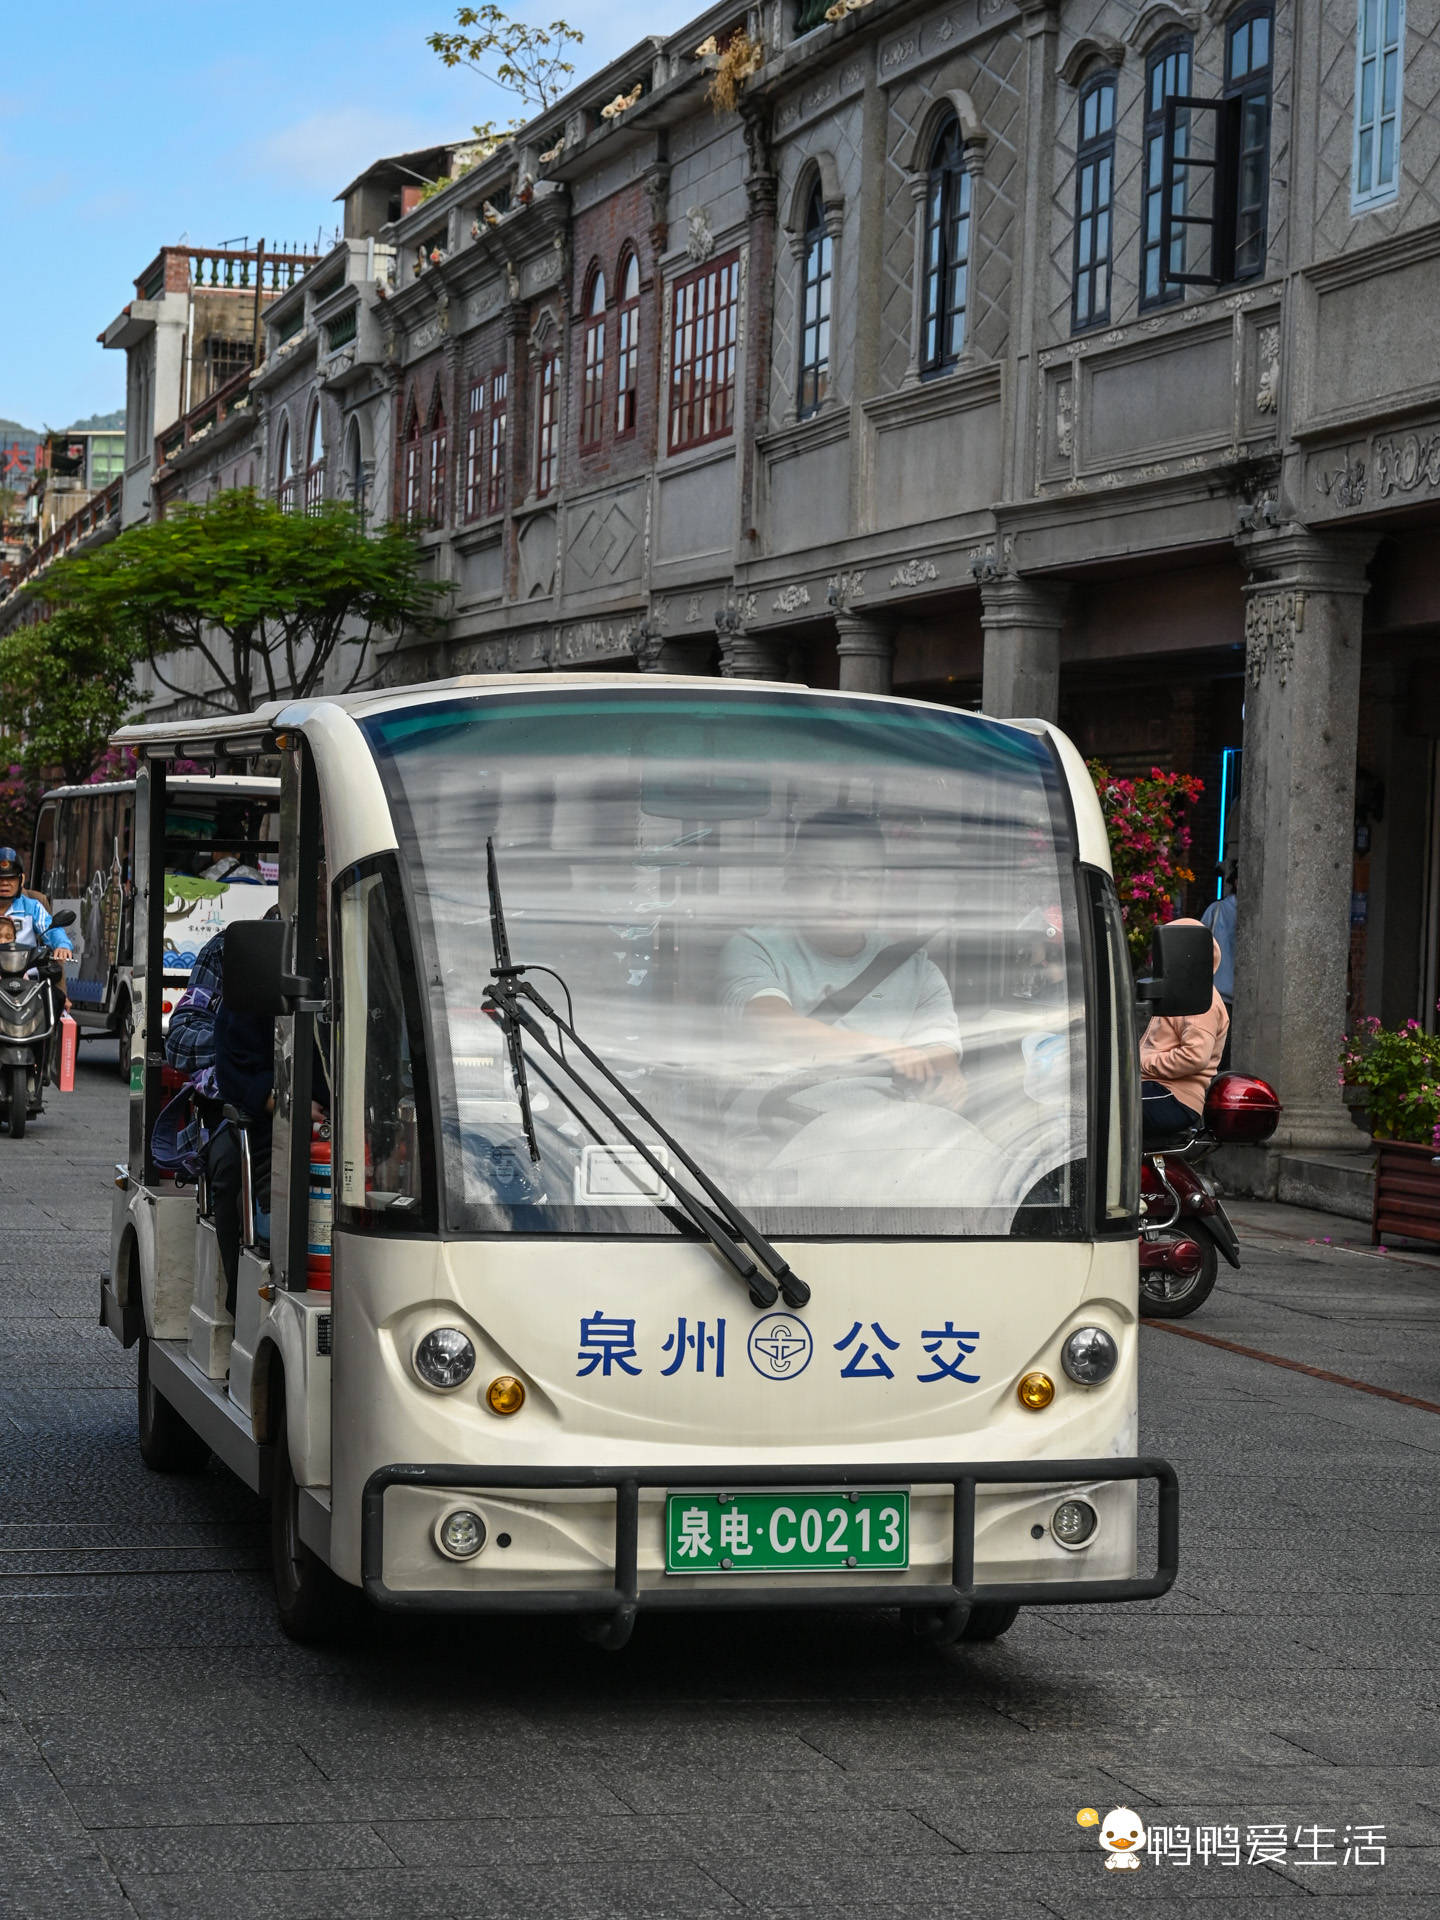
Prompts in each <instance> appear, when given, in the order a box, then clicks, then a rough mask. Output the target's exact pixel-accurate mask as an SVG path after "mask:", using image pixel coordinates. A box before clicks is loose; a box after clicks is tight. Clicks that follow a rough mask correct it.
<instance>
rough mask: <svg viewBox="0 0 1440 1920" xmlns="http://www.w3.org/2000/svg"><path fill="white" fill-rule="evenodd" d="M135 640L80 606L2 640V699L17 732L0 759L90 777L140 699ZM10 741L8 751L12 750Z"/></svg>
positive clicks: (38, 775) (1, 747) (32, 777)
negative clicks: (137, 689) (111, 738)
mask: <svg viewBox="0 0 1440 1920" xmlns="http://www.w3.org/2000/svg"><path fill="white" fill-rule="evenodd" d="M135 666H136V655H135V651H134V647H133V644H132V642H131V641H130V640H129V639H128V637H126V636H124V635H123V634H120V635H117V634H116V633H115V632H114V631H112V630H111V629H110V628H108V627H107V626H105V625H104V624H103V623H102V622H100V621H98V620H96V619H95V618H93V617H92V616H91V615H90V614H89V613H88V612H86V611H84V610H83V609H81V608H79V607H65V608H62V609H60V610H59V611H58V612H56V613H55V614H54V615H53V616H52V617H51V618H50V619H49V620H42V621H38V622H36V623H34V624H32V625H30V626H24V627H17V628H16V629H15V631H14V632H13V633H10V634H7V635H6V637H5V639H4V640H0V704H3V712H4V716H5V724H6V727H7V729H8V730H9V732H10V735H11V736H12V737H11V739H10V740H9V741H8V742H0V759H3V760H4V761H6V763H7V764H9V763H12V762H13V763H14V765H16V766H17V767H18V768H19V769H20V771H21V773H22V774H23V776H24V778H25V780H26V781H27V782H29V783H32V784H33V783H39V782H42V781H45V780H49V779H52V778H53V777H54V775H55V774H56V772H57V771H58V772H60V773H63V775H64V777H65V779H66V780H67V781H72V782H74V781H80V780H86V779H88V778H89V776H90V775H91V774H92V773H93V772H94V770H95V768H96V767H97V766H98V765H99V763H100V761H101V760H102V759H103V758H104V757H105V750H106V743H107V742H108V740H109V738H110V735H111V734H112V733H113V732H114V731H115V729H116V728H117V727H119V726H123V725H124V723H125V721H126V719H127V718H128V717H129V714H130V712H131V709H132V708H133V707H134V704H135ZM7 745H8V751H7Z"/></svg>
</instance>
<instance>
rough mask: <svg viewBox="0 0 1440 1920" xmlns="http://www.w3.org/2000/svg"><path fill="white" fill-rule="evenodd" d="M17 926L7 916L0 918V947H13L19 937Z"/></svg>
mask: <svg viewBox="0 0 1440 1920" xmlns="http://www.w3.org/2000/svg"><path fill="white" fill-rule="evenodd" d="M19 931H20V930H19V928H18V927H17V926H16V925H15V922H14V921H13V920H11V919H10V918H9V917H8V916H7V917H4V918H0V947H13V946H14V944H15V942H16V940H17V938H18V937H19Z"/></svg>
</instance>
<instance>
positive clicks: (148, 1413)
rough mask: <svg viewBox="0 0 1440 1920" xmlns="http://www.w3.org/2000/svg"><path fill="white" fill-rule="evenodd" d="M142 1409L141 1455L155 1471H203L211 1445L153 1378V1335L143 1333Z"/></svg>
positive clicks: (141, 1360)
mask: <svg viewBox="0 0 1440 1920" xmlns="http://www.w3.org/2000/svg"><path fill="white" fill-rule="evenodd" d="M139 1346H140V1366H139V1375H138V1396H137V1397H138V1402H139V1407H138V1412H139V1427H140V1458H141V1459H142V1460H143V1461H144V1462H145V1464H146V1466H147V1467H149V1468H150V1470H151V1472H152V1473H201V1472H203V1471H204V1469H205V1466H206V1464H207V1462H208V1461H209V1458H210V1449H209V1448H208V1447H207V1446H206V1444H205V1442H204V1441H203V1440H202V1439H201V1438H200V1436H199V1434H197V1433H195V1432H194V1431H192V1429H191V1428H189V1427H187V1426H186V1424H185V1422H184V1421H183V1420H182V1419H181V1418H180V1416H179V1414H178V1413H177V1412H176V1411H175V1409H174V1407H172V1406H171V1404H170V1402H169V1401H168V1400H167V1399H166V1398H165V1396H164V1394H163V1393H159V1392H157V1390H156V1388H155V1384H154V1382H153V1381H152V1380H151V1378H150V1336H149V1334H147V1333H142V1334H141V1336H140V1342H139Z"/></svg>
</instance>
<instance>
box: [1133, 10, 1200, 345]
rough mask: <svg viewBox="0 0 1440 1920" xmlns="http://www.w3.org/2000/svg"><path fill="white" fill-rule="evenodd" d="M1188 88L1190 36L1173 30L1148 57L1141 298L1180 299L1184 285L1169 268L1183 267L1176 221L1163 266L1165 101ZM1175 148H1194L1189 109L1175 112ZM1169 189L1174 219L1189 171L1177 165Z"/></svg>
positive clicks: (1146, 302)
mask: <svg viewBox="0 0 1440 1920" xmlns="http://www.w3.org/2000/svg"><path fill="white" fill-rule="evenodd" d="M1189 91H1190V36H1189V34H1188V33H1180V34H1175V35H1173V36H1172V37H1171V38H1170V39H1168V40H1164V41H1162V42H1161V44H1160V45H1159V46H1158V47H1156V48H1155V49H1154V50H1153V52H1152V53H1151V55H1150V57H1149V59H1148V60H1147V61H1146V63H1145V237H1144V241H1143V243H1142V244H1143V248H1144V252H1143V261H1142V271H1141V275H1140V304H1141V306H1142V307H1158V306H1161V305H1163V304H1164V302H1166V301H1167V300H1178V299H1179V298H1180V297H1181V294H1182V293H1183V292H1184V288H1183V287H1182V286H1181V285H1180V283H1179V281H1178V280H1172V279H1169V278H1167V275H1169V274H1176V273H1183V272H1184V271H1185V233H1186V229H1185V228H1184V227H1183V226H1180V225H1178V224H1177V225H1176V226H1175V227H1174V228H1173V230H1172V234H1171V239H1170V258H1169V260H1168V261H1167V262H1164V266H1165V271H1164V272H1162V271H1161V266H1162V260H1161V251H1162V249H1161V233H1160V226H1161V214H1162V211H1163V207H1164V198H1165V184H1164V180H1165V102H1166V101H1167V100H1168V99H1170V98H1171V96H1172V95H1174V94H1188V93H1189ZM1174 151H1175V155H1176V158H1177V160H1183V159H1185V157H1186V156H1187V155H1188V153H1189V151H1190V127H1189V121H1188V118H1187V117H1186V115H1185V113H1184V112H1183V110H1182V112H1181V113H1180V114H1179V115H1177V118H1176V122H1175V145H1174ZM1176 175H1177V177H1176V179H1175V182H1174V186H1173V187H1172V189H1171V201H1170V214H1171V218H1172V220H1177V219H1179V218H1183V216H1184V213H1185V172H1184V169H1183V168H1177V169H1176Z"/></svg>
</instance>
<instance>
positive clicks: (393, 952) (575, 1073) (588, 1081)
mask: <svg viewBox="0 0 1440 1920" xmlns="http://www.w3.org/2000/svg"><path fill="white" fill-rule="evenodd" d="M117 738H118V740H119V741H120V742H121V743H122V744H124V745H127V746H130V747H133V748H134V749H135V751H136V753H137V754H138V755H139V756H140V757H141V761H142V771H141V773H140V777H139V781H138V788H137V795H136V807H137V819H136V825H137V832H136V880H137V890H136V942H135V962H134V965H135V983H136V1009H137V1024H136V1029H135V1038H134V1067H133V1071H132V1080H131V1084H132V1101H131V1126H130V1154H129V1161H128V1164H127V1165H125V1166H122V1167H119V1168H117V1179H116V1186H117V1188H118V1191H117V1193H116V1196H115V1210H114V1234H113V1248H112V1264H111V1269H110V1272H109V1274H107V1276H106V1277H105V1280H104V1282H103V1289H102V1317H103V1319H104V1321H105V1322H106V1324H108V1325H109V1326H110V1327H111V1328H112V1329H113V1330H114V1331H115V1332H116V1333H117V1334H118V1335H119V1336H120V1338H121V1339H122V1340H123V1341H124V1342H125V1344H126V1345H130V1344H138V1347H139V1383H140V1395H139V1399H140V1407H139V1414H140V1438H141V1448H142V1451H143V1453H144V1456H145V1458H146V1460H147V1461H148V1462H149V1464H150V1465H151V1466H152V1467H156V1468H159V1469H162V1470H172V1471H173V1470H184V1469H186V1468H194V1467H195V1466H197V1465H200V1464H203V1462H204V1461H205V1459H206V1457H207V1454H208V1452H209V1451H212V1450H213V1452H214V1453H216V1454H217V1455H218V1456H219V1457H220V1459H221V1460H222V1461H223V1462H225V1464H226V1465H228V1466H229V1467H230V1468H232V1469H233V1470H234V1471H235V1472H236V1473H237V1474H239V1475H240V1477H241V1478H242V1479H243V1480H245V1482H246V1483H247V1484H248V1485H249V1486H250V1487H252V1488H253V1489H255V1490H257V1491H262V1492H263V1491H266V1490H268V1492H269V1495H270V1498H271V1501H272V1509H273V1516H274V1525H273V1529H272V1538H273V1548H274V1562H275V1583H276V1591H277V1597H278V1602H279V1607H280V1611H281V1617H282V1620H283V1622H284V1624H285V1626H286V1628H287V1630H288V1631H289V1632H291V1633H292V1634H294V1635H296V1636H298V1637H310V1636H318V1635H320V1634H322V1633H323V1632H325V1631H326V1630H327V1628H328V1626H329V1624H330V1623H331V1620H332V1618H333V1614H334V1610H335V1608H336V1606H337V1604H338V1603H339V1602H340V1601H341V1600H342V1599H343V1598H344V1597H345V1596H344V1589H345V1587H347V1586H348V1587H350V1588H363V1590H364V1592H365V1593H366V1594H367V1595H368V1596H369V1598H370V1600H371V1601H373V1602H374V1603H376V1604H377V1605H379V1606H382V1607H390V1608H407V1609H412V1610H425V1609H430V1610H435V1611H447V1612H457V1611H473V1612H486V1611H510V1612H514V1611H524V1612H532V1611H533V1612H542V1611H543V1612H564V1613H569V1614H572V1615H575V1616H577V1617H580V1618H581V1619H582V1620H584V1621H585V1622H586V1624H587V1626H588V1627H589V1629H590V1631H592V1632H593V1633H594V1634H595V1635H596V1637H598V1638H600V1639H601V1640H602V1641H603V1642H605V1643H607V1644H612V1645H618V1644H620V1643H622V1642H623V1640H624V1639H625V1638H626V1637H627V1636H628V1634H629V1632H630V1630H631V1627H632V1625H633V1622H634V1620H635V1617H636V1614H637V1612H639V1611H643V1610H645V1609H648V1608H667V1609H677V1608H680V1609H693V1610H696V1611H703V1610H704V1609H706V1608H713V1607H736V1606H742V1607H751V1608H755V1607H760V1608H764V1607H782V1606H785V1607H793V1606H821V1607H869V1608H874V1607H899V1608H904V1609H913V1610H915V1611H916V1613H917V1614H918V1616H919V1617H920V1619H921V1622H922V1624H923V1625H924V1626H925V1627H926V1628H927V1629H928V1630H929V1631H930V1632H931V1633H932V1634H933V1635H934V1636H935V1637H937V1638H939V1639H955V1638H960V1637H969V1638H973V1639H983V1638H992V1637H994V1635H996V1634H998V1633H1000V1632H1003V1631H1004V1630H1005V1628H1006V1627H1008V1626H1009V1624H1010V1622H1011V1621H1012V1620H1013V1618H1014V1617H1015V1612H1016V1609H1017V1608H1018V1607H1020V1606H1022V1605H1034V1604H1045V1603H1055V1602H1072V1603H1073V1602H1076V1601H1083V1600H1096V1601H1113V1600H1126V1599H1137V1598H1144V1597H1146V1596H1152V1595H1155V1594H1159V1593H1161V1592H1163V1591H1164V1590H1165V1589H1166V1587H1167V1586H1168V1585H1169V1584H1170V1582H1171V1580H1172V1579H1173V1578H1174V1574H1175V1570H1176V1564H1177V1542H1178V1521H1177V1511H1178V1493H1177V1489H1176V1482H1175V1476H1174V1474H1173V1472H1172V1471H1171V1469H1170V1468H1169V1466H1168V1465H1167V1464H1166V1463H1165V1462H1163V1461H1161V1460H1158V1459H1147V1458H1140V1457H1137V1453H1136V1447H1137V1406H1136V1384H1137V1383H1136V1358H1137V1337H1138V1323H1137V1254H1136V1247H1137V1207H1138V1164H1139V1152H1138V1140H1137V1129H1138V1111H1137V1109H1138V1080H1137V1069H1136V1052H1135V1039H1134V1035H1135V1006H1134V997H1135V988H1134V984H1133V982H1132V979H1131V974H1130V969H1129V966H1128V964H1127V959H1126V950H1125V940H1124V934H1123V928H1122V924H1121V917H1120V910H1119V907H1118V905H1117V902H1116V897H1115V891H1114V887H1113V884H1112V881H1111V878H1110V872H1109V857H1108V851H1107V846H1106V838H1105V831H1104V826H1103V822H1102V819H1101V814H1100V809H1099V806H1098V804H1097V802H1096V798H1095V794H1094V791H1093V788H1092V785H1091V782H1090V780H1089V778H1088V776H1087V774H1086V771H1085V767H1084V765H1083V763H1082V761H1081V760H1080V758H1079V756H1078V754H1077V753H1076V752H1075V750H1074V748H1073V747H1072V746H1071V745H1070V743H1069V742H1068V741H1067V740H1066V739H1065V738H1064V737H1063V736H1062V735H1061V734H1059V733H1058V732H1056V731H1055V730H1054V729H1053V728H1051V727H1048V726H1045V725H1042V724H1040V723H1038V722H1035V723H1001V722H997V721H992V720H988V719H985V718H983V717H981V716H978V715H975V714H970V713H963V712H954V711H950V710H947V709H944V708H939V707H934V706H927V705H923V704H921V703H918V702H912V701H908V700H901V699H880V698H870V697H863V696H852V695H847V694H837V693H826V692H811V691H807V690H803V689H800V688H797V687H793V686H788V685H769V684H764V683H759V682H749V683H747V682H739V681H717V680H704V681H698V680H688V679H680V678H667V677H662V676H653V677H652V676H629V675H627V676H619V675H616V676H610V675H594V674H590V675H573V676H565V675H554V676H546V677H544V678H539V677H523V678H519V677H486V678H472V679H461V680H453V681H449V682H443V683H438V684H430V685H427V686H423V687H418V688H412V689H408V690H387V691H383V692H370V693H365V694H352V695H348V696H345V697H342V698H336V699H312V700H306V701H300V702H295V703H291V704H289V705H284V704H282V705H275V706H271V707H267V708H266V709H264V710H263V711H261V712H260V713H258V714H255V715H249V716H244V717H240V718H236V719H233V720H228V719H227V720H221V721H206V722H205V723H204V724H203V727H202V726H199V725H197V724H196V723H190V724H189V726H188V727H187V725H186V724H184V723H178V722H177V723H173V724H171V725H169V726H146V727H137V728H130V729H127V730H126V731H125V732H123V733H122V734H120V735H119V736H117ZM262 754H263V755H275V754H278V756H279V759H280V765H281V798H280V823H279V869H280V871H279V897H280V907H281V918H280V920H279V921H277V922H272V923H248V924H245V925H241V926H237V927H233V928H231V929H230V930H229V931H228V932H227V934H226V965H225V999H226V1003H227V1006H228V1007H229V1008H231V1009H232V1010H233V1011H235V1013H236V1014H237V1015H238V1016H240V1017H242V1018H245V1019H248V1020H250V1021H251V1022H252V1023H254V1022H256V1021H257V1020H258V1021H261V1022H263V1021H264V1019H266V1018H267V1017H269V1016H270V1015H274V1016H275V1018H274V1032H275V1082H274V1119H273V1142H272V1175H271V1206H270V1213H269V1221H268V1225H269V1239H268V1242H261V1241H259V1240H258V1239H257V1238H256V1236H255V1229H254V1223H253V1221H250V1220H247V1221H246V1222H245V1223H244V1227H243V1232H244V1238H245V1241H246V1245H245V1247H244V1250H243V1251H242V1253H241V1256H240V1262H239V1286H238V1294H237V1298H236V1306H235V1311H234V1314H233V1318H232V1316H231V1315H230V1314H229V1313H227V1312H226V1310H225V1304H224V1302H225V1287H224V1281H223V1278H222V1277H221V1276H220V1273H219V1267H218V1260H217V1254H216V1237H215V1229H214V1225H213V1220H212V1219H211V1218H210V1217H208V1216H207V1214H206V1212H205V1206H206V1196H205V1194H204V1191H203V1183H202V1189H201V1191H200V1193H199V1195H198V1196H197V1192H196V1190H195V1188H194V1187H190V1186H184V1185H180V1186H177V1185H176V1184H175V1183H174V1182H173V1181H172V1180H170V1179H169V1178H167V1177H166V1176H164V1175H163V1174H162V1173H161V1171H160V1170H159V1169H158V1168H157V1167H156V1165H155V1162H154V1158H153V1154H152V1143H151V1130H152V1127H153V1123H154V1120H155V1117H156V1113H157V1110H158V1106H159V1104H160V1101H161V1099H162V1085H161V1071H160V1070H161V1063H162V1060H163V1054H162V1051H161V1046H160V1043H159V1041H158V1040H157V1038H156V1036H157V1035H158V1033H159V1029H160V1004H161V986H162V978H163V936H164V922H163V918H162V916H161V914H160V913H159V912H158V911H157V908H158V905H159V895H158V889H157V887H156V885H155V880H154V877H155V876H158V875H160V874H161V873H163V872H164V871H165V870H166V866H167V859H168V854H167V849H166V845H165V833H166V828H165V821H166V818H167V809H168V801H167V797H166V796H167V788H168V785H169V782H168V780H167V773H166V768H167V764H168V763H170V762H172V761H174V760H176V759H188V760H194V761H200V762H202V763H203V762H204V761H206V760H207V759H209V758H214V759H218V760H220V761H222V762H223V763H225V764H227V765H229V766H231V767H234V766H235V765H237V764H241V763H243V762H244V760H245V759H246V757H247V756H258V755H262ZM1166 936H1167V937H1166V941H1165V943H1164V945H1163V946H1162V950H1161V953H1160V960H1161V962H1162V966H1161V970H1160V974H1159V977H1158V978H1157V979H1156V980H1154V981H1151V982H1147V983H1142V987H1141V991H1142V993H1143V994H1145V995H1146V996H1147V997H1148V998H1149V1000H1150V1001H1151V1003H1152V1005H1153V1006H1155V1007H1158V1008H1160V1009H1161V1010H1164V1011H1172V1012H1185V1011H1190V1010H1193V1007H1194V1006H1195V1005H1196V1004H1198V1001H1199V997H1200V996H1201V995H1202V994H1203V996H1204V1004H1206V1005H1208V996H1209V992H1210V950H1209V941H1208V936H1206V937H1205V939H1204V941H1203V943H1202V944H1203V951H1201V952H1198V953H1196V952H1193V951H1192V950H1191V946H1190V945H1189V944H1187V930H1186V929H1183V928H1181V929H1167V930H1166ZM262 1031H263V1028H262ZM312 1103H313V1104H312ZM327 1110H328V1115H329V1120H330V1122H331V1123H333V1169H334V1184H333V1238H332V1222H331V1220H330V1219H329V1218H327V1217H326V1209H327V1206H328V1204H329V1203H328V1201H327V1200H326V1198H325V1194H324V1186H323V1181H322V1183H321V1185H320V1190H319V1192H318V1194H317V1193H316V1192H314V1191H313V1190H312V1186H311V1165H312V1130H315V1131H317V1133H320V1134H322V1135H323V1129H317V1128H316V1127H315V1123H316V1121H317V1120H318V1118H319V1115H320V1113H321V1112H322V1111H327ZM253 1136H254V1129H253V1128H252V1129H250V1130H249V1137H250V1138H251V1139H252V1140H253ZM318 1157H319V1158H321V1159H323V1157H324V1156H323V1153H322V1154H321V1155H320V1156H318ZM327 1243H328V1247H329V1251H330V1253H331V1258H330V1259H329V1260H327V1259H326V1258H325V1257H324V1255H325V1252H326V1250H327ZM317 1252H318V1255H319V1257H318V1258H317V1257H316V1256H317ZM1144 1482H1150V1483H1153V1484H1154V1485H1155V1486H1157V1487H1158V1499H1156V1500H1153V1501H1150V1502H1144V1503H1142V1501H1141V1500H1140V1498H1139V1493H1140V1486H1141V1483H1144ZM1152 1507H1153V1512H1154V1518H1155V1526H1154V1540H1153V1543H1152V1542H1151V1540H1150V1538H1149V1533H1150V1522H1149V1520H1148V1519H1147V1522H1146V1527H1145V1528H1144V1529H1142V1528H1141V1527H1140V1526H1139V1524H1138V1515H1139V1513H1140V1512H1141V1511H1142V1508H1143V1510H1145V1511H1146V1512H1147V1513H1148V1512H1149V1511H1150V1510H1151V1508H1152ZM1142 1532H1144V1533H1145V1535H1146V1538H1145V1542H1144V1552H1143V1554H1142V1551H1141V1539H1140V1536H1141V1533H1142ZM1142 1559H1143V1561H1144V1562H1145V1564H1144V1566H1143V1567H1142V1565H1141V1561H1142Z"/></svg>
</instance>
